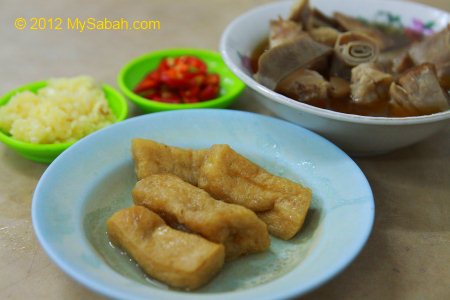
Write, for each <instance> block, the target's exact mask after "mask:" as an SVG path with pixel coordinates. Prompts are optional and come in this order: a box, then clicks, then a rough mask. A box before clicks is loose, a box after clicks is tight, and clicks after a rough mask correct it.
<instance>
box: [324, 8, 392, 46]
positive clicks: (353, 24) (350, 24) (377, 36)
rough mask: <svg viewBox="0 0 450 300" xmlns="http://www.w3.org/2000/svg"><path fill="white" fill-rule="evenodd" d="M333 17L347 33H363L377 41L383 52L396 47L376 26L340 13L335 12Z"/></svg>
mask: <svg viewBox="0 0 450 300" xmlns="http://www.w3.org/2000/svg"><path fill="white" fill-rule="evenodd" d="M333 16H334V18H335V20H336V21H337V23H338V24H339V25H340V26H341V27H342V28H343V29H344V30H345V31H355V32H362V33H364V34H366V35H368V36H369V37H371V38H372V39H373V40H374V41H375V43H376V44H377V46H378V48H380V49H381V50H384V49H387V48H389V47H391V46H393V45H394V41H392V40H391V39H389V37H387V36H386V35H385V34H383V33H382V32H381V31H380V30H378V29H377V28H376V27H374V26H370V25H366V24H364V23H363V22H361V21H360V20H358V19H356V18H353V17H350V16H347V15H344V14H342V13H339V12H335V13H334V14H333Z"/></svg>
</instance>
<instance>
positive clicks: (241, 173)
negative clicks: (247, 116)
mask: <svg viewBox="0 0 450 300" xmlns="http://www.w3.org/2000/svg"><path fill="white" fill-rule="evenodd" d="M198 185H199V187H201V188H202V189H204V190H205V191H207V192H208V193H210V194H211V195H212V196H213V197H214V198H216V199H221V200H224V201H226V202H230V203H235V204H240V205H243V206H245V207H248V208H250V209H252V210H253V211H255V212H256V213H257V215H258V217H259V218H260V219H261V220H263V221H264V222H265V223H266V224H267V225H268V228H269V232H270V233H271V234H273V235H274V236H276V237H278V238H281V239H284V240H288V239H290V238H292V237H293V236H294V235H295V234H296V233H297V232H298V231H299V230H300V229H301V227H302V225H303V222H304V220H305V217H306V213H307V212H308V208H309V205H310V202H311V190H309V189H307V188H304V187H302V186H301V185H300V184H297V183H295V182H293V181H291V180H289V179H286V178H282V177H278V176H275V175H272V174H270V173H269V172H267V171H266V170H264V169H263V168H261V167H259V166H258V165H256V164H254V163H252V162H251V161H249V160H248V159H246V158H245V157H243V156H241V155H240V154H239V153H237V152H235V151H234V150H233V149H231V148H230V146H228V145H213V146H212V147H211V148H210V149H209V151H208V152H207V155H206V157H205V158H204V160H203V164H202V167H201V169H200V172H199V180H198ZM262 208H268V209H267V210H265V211H262V210H264V209H262Z"/></svg>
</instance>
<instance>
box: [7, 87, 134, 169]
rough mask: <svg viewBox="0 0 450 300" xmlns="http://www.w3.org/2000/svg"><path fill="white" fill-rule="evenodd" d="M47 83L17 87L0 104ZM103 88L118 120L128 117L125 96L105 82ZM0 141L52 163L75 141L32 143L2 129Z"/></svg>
mask: <svg viewBox="0 0 450 300" xmlns="http://www.w3.org/2000/svg"><path fill="white" fill-rule="evenodd" d="M46 85H47V81H39V82H33V83H29V84H26V85H23V86H21V87H19V88H17V89H14V90H12V91H10V92H8V93H6V94H5V95H3V96H2V97H1V98H0V106H2V105H5V104H6V103H8V102H9V100H10V99H11V97H12V96H14V95H15V94H17V93H19V92H23V91H31V92H36V91H37V90H39V89H40V88H43V87H45V86H46ZM102 88H103V92H104V93H105V97H106V100H107V101H108V104H109V107H110V108H111V110H112V112H113V114H114V115H115V117H116V122H119V121H122V120H124V119H126V117H127V115H128V106H127V102H126V100H125V98H124V97H123V96H122V95H121V94H120V93H119V92H118V91H117V90H115V89H114V88H112V87H111V86H109V85H106V84H104V85H103V86H102ZM0 141H2V142H3V143H4V144H5V145H6V146H8V147H9V148H11V149H13V150H15V151H17V152H18V153H19V154H21V155H22V156H23V157H25V158H27V159H29V160H32V161H36V162H40V163H51V162H52V161H53V160H54V159H55V158H56V157H58V155H60V154H61V153H62V152H63V151H64V150H66V149H67V148H68V147H70V146H71V145H73V144H74V143H75V142H71V143H55V144H32V143H27V142H22V141H19V140H16V139H14V138H13V137H11V135H10V134H8V133H5V132H3V131H0Z"/></svg>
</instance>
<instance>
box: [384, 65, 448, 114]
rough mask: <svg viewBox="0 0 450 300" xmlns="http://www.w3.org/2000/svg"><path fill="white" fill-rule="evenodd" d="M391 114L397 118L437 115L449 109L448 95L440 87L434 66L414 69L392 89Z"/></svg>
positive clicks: (393, 85)
mask: <svg viewBox="0 0 450 300" xmlns="http://www.w3.org/2000/svg"><path fill="white" fill-rule="evenodd" d="M390 95H391V100H390V102H389V107H390V113H391V114H392V115H393V116H397V117H407V116H417V115H426V114H432V113H437V112H441V111H446V110H448V109H449V99H448V95H447V94H446V92H444V90H443V89H442V88H441V86H440V85H439V81H438V78H437V76H436V70H435V67H434V65H433V64H429V63H425V64H421V65H419V66H416V67H413V68H411V69H409V70H408V71H407V72H405V73H404V74H403V75H401V76H400V77H399V78H398V83H395V82H394V83H392V85H391V87H390Z"/></svg>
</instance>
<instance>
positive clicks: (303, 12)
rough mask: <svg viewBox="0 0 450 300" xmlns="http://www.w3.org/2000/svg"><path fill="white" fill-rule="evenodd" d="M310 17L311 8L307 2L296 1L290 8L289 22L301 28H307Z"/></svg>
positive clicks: (305, 0) (307, 0) (304, 0)
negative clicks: (300, 25) (299, 25)
mask: <svg viewBox="0 0 450 300" xmlns="http://www.w3.org/2000/svg"><path fill="white" fill-rule="evenodd" d="M310 16H311V7H310V5H309V0H298V1H297V2H295V3H294V5H293V6H292V8H291V14H290V16H289V20H291V21H294V22H297V23H300V24H302V27H303V28H308V27H309V24H308V23H309V18H310Z"/></svg>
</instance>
